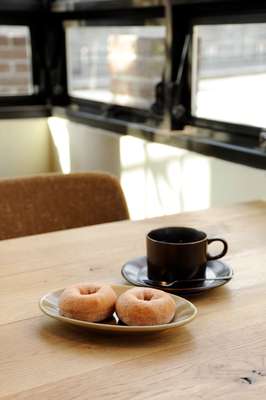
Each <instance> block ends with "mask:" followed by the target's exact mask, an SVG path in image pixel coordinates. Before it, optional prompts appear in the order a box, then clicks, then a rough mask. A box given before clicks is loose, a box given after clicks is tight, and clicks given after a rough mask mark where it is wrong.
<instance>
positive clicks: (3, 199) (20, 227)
mask: <svg viewBox="0 0 266 400" xmlns="http://www.w3.org/2000/svg"><path fill="white" fill-rule="evenodd" d="M128 218H129V214H128V209H127V204H126V201H125V198H124V195H123V192H122V189H121V187H120V184H119V182H118V180H117V179H116V178H114V177H112V176H110V175H108V174H104V173H97V172H91V173H77V174H69V175H63V174H47V175H39V176H33V177H26V178H15V179H2V180H0V239H8V238H14V237H19V236H27V235H33V234H38V233H45V232H51V231H57V230H61V229H70V228H76V227H81V226H87V225H94V224H100V223H104V222H113V221H119V220H123V219H128Z"/></svg>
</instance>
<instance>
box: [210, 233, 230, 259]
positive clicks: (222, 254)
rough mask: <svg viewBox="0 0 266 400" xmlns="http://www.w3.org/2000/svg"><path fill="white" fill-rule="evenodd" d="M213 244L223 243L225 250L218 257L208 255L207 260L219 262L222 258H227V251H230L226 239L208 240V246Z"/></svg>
mask: <svg viewBox="0 0 266 400" xmlns="http://www.w3.org/2000/svg"><path fill="white" fill-rule="evenodd" d="M213 242H221V243H223V245H224V248H223V250H222V251H221V253H220V254H218V255H217V256H210V255H209V254H207V259H208V260H218V258H222V257H223V256H225V255H226V253H227V250H228V244H227V242H226V241H225V240H224V239H218V238H215V239H208V245H209V244H211V243H213Z"/></svg>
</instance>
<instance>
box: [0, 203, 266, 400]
mask: <svg viewBox="0 0 266 400" xmlns="http://www.w3.org/2000/svg"><path fill="white" fill-rule="evenodd" d="M166 225H179V226H183V225H185V226H193V227H196V228H200V229H203V230H205V231H206V232H207V233H208V234H209V236H217V235H219V236H222V237H224V238H225V239H226V240H228V242H229V245H230V251H229V254H228V256H227V257H225V260H226V261H227V262H228V263H230V264H231V265H232V266H233V268H234V271H235V276H234V279H233V280H232V281H231V282H230V283H229V284H228V285H226V286H223V287H220V288H218V289H215V290H213V291H210V292H208V293H205V294H203V295H200V296H194V297H191V298H190V300H191V301H192V302H194V304H195V305H196V306H197V307H198V310H199V313H198V316H197V318H196V319H195V320H194V321H193V322H192V323H190V324H188V325H186V326H184V327H181V328H179V329H175V330H172V331H167V332H164V333H161V334H157V335H154V336H138V337H136V336H130V337H128V336H127V337H123V336H107V335H102V334H99V333H89V332H84V331H82V330H81V329H80V328H75V327H68V326H64V325H61V324H60V323H59V322H57V321H55V320H52V319H49V318H48V317H46V316H44V315H42V314H41V312H40V310H39V308H38V299H39V297H40V296H41V295H42V294H44V293H46V292H48V291H52V290H55V289H59V288H62V287H65V286H66V285H68V284H71V283H75V282H77V281H82V280H100V281H105V282H110V283H111V282H114V283H122V282H124V281H123V279H122V277H121V275H120V269H121V265H122V264H123V263H124V262H125V261H127V260H128V259H131V258H134V257H136V256H140V255H143V254H145V240H144V237H145V234H146V233H147V232H148V231H149V230H150V229H153V228H155V227H159V226H166ZM0 262H1V268H0V305H1V311H0V399H1V400H3V399H5V400H7V399H34V400H35V399H38V400H39V399H45V400H50V399H54V400H57V399H58V400H59V399H60V400H61V399H64V400H68V399H69V400H70V399H71V400H73V399H75V400H77V399H84V400H85V399H86V400H87V399H93V400H97V399H108V400H109V399H115V400H120V399H123V400H124V399H131V400H132V399H134V400H140V399H141V400H142V399H143V400H144V399H160V400H161V399H163V400H166V399H169V400H170V399H171V400H172V399H229V400H233V399H238V400H243V399H252V400H254V399H260V400H263V399H265V398H266V203H264V202H253V203H247V204H242V205H237V206H232V207H227V208H221V209H211V210H206V211H201V212H196V213H185V214H179V215H175V216H167V217H163V218H156V219H150V220H144V221H140V222H128V221H126V222H119V223H113V224H105V225H98V226H94V227H88V228H81V229H74V230H69V231H61V232H56V233H51V234H46V235H38V236H32V237H27V238H21V239H13V240H6V241H2V242H0Z"/></svg>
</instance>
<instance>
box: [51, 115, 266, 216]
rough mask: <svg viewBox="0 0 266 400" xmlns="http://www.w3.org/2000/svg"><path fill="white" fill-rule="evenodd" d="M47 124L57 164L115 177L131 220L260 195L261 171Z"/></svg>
mask: <svg viewBox="0 0 266 400" xmlns="http://www.w3.org/2000/svg"><path fill="white" fill-rule="evenodd" d="M49 126H50V129H51V133H52V137H53V143H54V156H55V163H56V165H57V167H58V168H59V169H60V170H61V171H63V172H70V171H72V172H74V171H86V170H102V171H108V172H110V173H112V174H114V175H116V176H118V177H120V180H121V184H122V187H123V189H124V192H125V195H126V198H127V202H128V205H129V209H130V213H131V217H132V218H133V219H141V218H146V217H153V216H156V215H163V214H171V213H176V212H180V211H190V210H197V209H203V208H208V207H211V206H220V205H224V204H230V203H234V202H238V201H245V200H251V199H258V198H264V199H266V171H262V170H256V169H254V168H249V167H245V166H241V165H238V164H234V163H229V162H226V161H221V160H218V159H214V158H211V157H205V156H202V155H199V154H196V153H193V152H190V151H186V150H183V149H178V148H176V147H171V146H166V145H161V144H157V143H150V142H147V141H144V140H141V139H138V138H134V137H131V136H119V135H115V134H110V133H109V132H106V131H104V130H101V129H96V128H92V127H88V126H84V125H80V124H76V123H73V122H69V121H67V120H63V119H59V118H52V119H50V120H49ZM60 162H61V166H60Z"/></svg>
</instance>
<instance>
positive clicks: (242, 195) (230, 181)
mask: <svg viewBox="0 0 266 400" xmlns="http://www.w3.org/2000/svg"><path fill="white" fill-rule="evenodd" d="M209 162H210V171H211V191H210V193H211V197H210V205H211V206H219V205H225V204H231V203H233V202H239V201H248V200H254V199H265V200H266V171H265V170H259V169H256V168H250V167H246V166H244V165H239V164H235V163H232V162H227V161H222V160H218V159H214V158H210V160H209Z"/></svg>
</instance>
